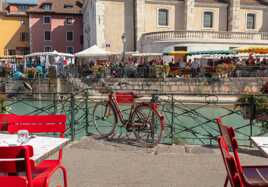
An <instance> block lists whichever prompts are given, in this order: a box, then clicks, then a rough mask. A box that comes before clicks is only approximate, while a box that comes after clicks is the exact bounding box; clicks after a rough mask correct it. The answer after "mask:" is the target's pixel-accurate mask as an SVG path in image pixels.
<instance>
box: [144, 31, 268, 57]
mask: <svg viewBox="0 0 268 187" xmlns="http://www.w3.org/2000/svg"><path fill="white" fill-rule="evenodd" d="M193 43H194V44H202V45H203V44H209V45H210V44H220V45H222V44H225V45H226V46H229V47H231V46H243V45H268V32H250V33H249V32H248V33H246V32H222V31H220V32H215V31H163V32H150V33H145V34H143V35H142V37H141V40H140V44H141V46H140V47H141V50H142V51H150V52H151V51H154V52H158V51H162V50H163V48H165V47H167V46H172V45H178V44H181V45H185V44H193Z"/></svg>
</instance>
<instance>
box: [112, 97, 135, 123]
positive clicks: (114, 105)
mask: <svg viewBox="0 0 268 187" xmlns="http://www.w3.org/2000/svg"><path fill="white" fill-rule="evenodd" d="M108 98H109V100H108V103H109V104H110V105H111V106H112V108H113V109H114V110H115V112H116V116H117V118H118V117H119V120H120V122H121V123H122V125H123V126H125V125H127V124H128V122H129V120H130V119H131V116H132V113H133V108H134V104H132V105H131V111H130V113H129V116H128V120H125V119H124V115H123V113H122V111H121V110H120V107H119V103H118V102H117V100H116V98H115V97H114V93H110V94H109V96H108Z"/></svg>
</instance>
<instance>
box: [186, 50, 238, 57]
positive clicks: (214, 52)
mask: <svg viewBox="0 0 268 187" xmlns="http://www.w3.org/2000/svg"><path fill="white" fill-rule="evenodd" d="M230 54H236V52H235V51H232V50H209V51H194V52H189V53H188V55H190V56H192V55H230Z"/></svg>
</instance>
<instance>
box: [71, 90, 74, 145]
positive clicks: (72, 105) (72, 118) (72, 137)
mask: <svg viewBox="0 0 268 187" xmlns="http://www.w3.org/2000/svg"><path fill="white" fill-rule="evenodd" d="M70 128H71V140H72V141H74V139H75V97H74V94H73V93H72V94H71V123H70Z"/></svg>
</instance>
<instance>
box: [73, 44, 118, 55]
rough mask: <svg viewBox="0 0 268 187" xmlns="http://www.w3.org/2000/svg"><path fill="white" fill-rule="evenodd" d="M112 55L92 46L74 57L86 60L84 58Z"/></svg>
mask: <svg viewBox="0 0 268 187" xmlns="http://www.w3.org/2000/svg"><path fill="white" fill-rule="evenodd" d="M110 55H113V53H112V52H110V51H106V50H105V49H102V48H99V47H98V46H96V45H93V46H92V47H90V48H88V49H85V50H83V51H81V52H78V53H76V54H75V56H76V57H80V58H86V57H107V56H110Z"/></svg>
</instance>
